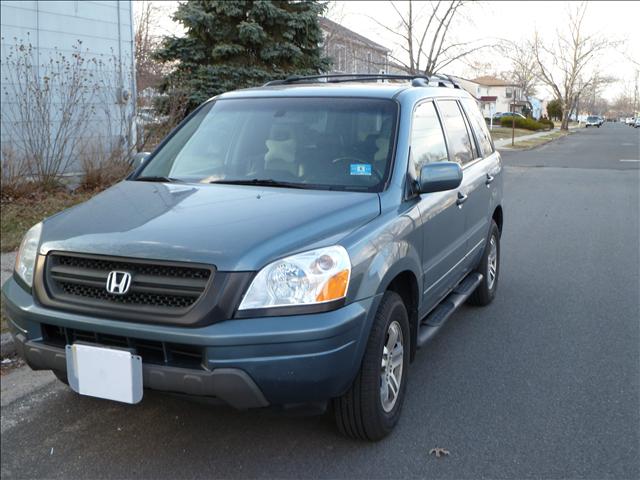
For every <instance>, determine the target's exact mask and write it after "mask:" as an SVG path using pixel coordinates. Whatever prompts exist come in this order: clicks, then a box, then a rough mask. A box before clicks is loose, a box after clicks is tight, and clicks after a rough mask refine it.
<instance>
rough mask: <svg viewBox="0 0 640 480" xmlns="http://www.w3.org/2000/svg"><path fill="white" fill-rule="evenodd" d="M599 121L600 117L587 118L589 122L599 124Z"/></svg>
mask: <svg viewBox="0 0 640 480" xmlns="http://www.w3.org/2000/svg"><path fill="white" fill-rule="evenodd" d="M582 118H584V117H582ZM597 121H598V117H587V122H597Z"/></svg>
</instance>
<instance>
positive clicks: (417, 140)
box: [411, 102, 449, 178]
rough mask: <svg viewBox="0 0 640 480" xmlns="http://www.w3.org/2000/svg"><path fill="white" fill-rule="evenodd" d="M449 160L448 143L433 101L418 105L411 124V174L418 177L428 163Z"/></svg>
mask: <svg viewBox="0 0 640 480" xmlns="http://www.w3.org/2000/svg"><path fill="white" fill-rule="evenodd" d="M448 160H449V157H448V156H447V145H446V143H445V141H444V135H443V133H442V127H441V126H440V120H439V119H438V114H437V113H436V109H435V107H434V106H433V102H425V103H423V104H421V105H418V106H417V107H416V110H415V112H414V114H413V122H412V124H411V165H412V170H413V171H412V172H411V174H412V175H413V176H414V178H418V177H419V175H420V170H421V169H422V167H423V166H424V165H426V164H427V163H433V162H446V161H448Z"/></svg>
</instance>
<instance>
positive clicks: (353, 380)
mask: <svg viewBox="0 0 640 480" xmlns="http://www.w3.org/2000/svg"><path fill="white" fill-rule="evenodd" d="M501 171H502V165H501V159H500V155H499V154H498V152H496V150H495V148H494V146H493V144H492V141H491V137H490V135H489V132H488V130H487V127H486V124H485V121H484V119H483V116H482V114H481V113H480V111H479V109H478V106H477V104H476V101H475V100H474V99H473V98H472V97H471V96H470V95H469V94H467V93H466V92H465V91H464V90H462V89H460V88H459V87H458V85H456V84H455V83H454V82H452V81H450V80H449V79H448V78H445V77H431V78H426V77H415V78H414V77H403V76H386V77H385V76H383V77H381V76H377V75H376V76H373V75H368V76H364V77H357V76H353V75H350V76H346V77H345V76H317V77H293V78H289V79H287V80H278V81H273V82H270V83H268V84H267V85H265V86H263V87H261V88H253V89H246V90H240V91H235V92H230V93H225V94H223V95H220V96H217V97H215V98H212V99H211V100H209V101H207V102H205V103H204V104H203V105H201V106H200V107H199V108H198V109H197V110H196V111H194V112H193V113H192V114H191V115H190V116H189V117H188V118H187V119H185V121H184V122H182V124H181V125H180V126H179V127H178V128H177V129H175V130H174V131H173V132H172V133H171V134H170V135H169V137H168V138H166V139H165V140H164V141H163V142H162V143H161V144H160V145H159V146H158V148H157V149H156V150H155V151H154V152H153V153H152V154H150V155H149V156H148V157H147V158H146V159H144V161H143V162H142V164H141V165H140V166H139V167H138V168H137V169H136V170H135V171H134V173H132V174H131V175H130V176H129V177H128V178H127V179H126V180H124V181H122V182H120V183H118V184H116V185H115V186H113V187H111V188H109V189H108V190H106V191H104V192H102V193H100V194H99V195H97V196H95V197H94V198H92V199H91V200H89V201H87V202H86V203H83V204H81V205H78V206H76V207H73V208H71V209H69V210H67V211H64V212H62V213H59V214H57V215H54V216H52V217H50V218H48V219H46V220H44V221H43V222H42V223H39V224H37V225H35V226H34V227H33V228H31V229H30V230H29V231H28V233H27V234H26V236H25V238H24V240H23V242H22V244H21V246H20V250H19V253H18V256H17V260H16V266H15V272H14V274H13V276H12V278H11V279H10V280H8V281H7V282H6V284H5V285H4V287H3V290H2V295H3V298H4V302H5V305H6V310H7V314H8V317H9V318H10V328H11V330H12V334H13V336H14V339H15V342H16V346H17V350H18V352H19V353H20V355H21V356H22V357H23V358H24V359H25V361H26V362H27V363H28V364H29V365H30V366H31V368H33V369H36V370H38V369H49V370H53V372H54V373H55V374H56V376H57V377H58V378H59V379H60V380H62V381H63V382H65V383H68V384H69V385H70V387H71V388H72V389H73V390H74V391H76V392H78V393H79V394H83V395H90V396H94V397H99V398H105V399H110V400H114V401H120V402H127V403H137V402H139V401H140V400H141V399H142V396H143V393H144V391H145V389H154V390H161V391H167V392H175V393H182V394H189V395H199V396H206V397H215V398H217V399H218V400H221V401H223V402H225V403H227V404H230V405H232V406H234V407H236V408H238V409H248V408H259V407H277V408H278V409H289V408H296V409H299V408H307V407H309V408H310V409H311V410H312V411H318V410H321V411H324V409H326V408H327V407H330V410H331V411H332V412H333V413H334V414H335V418H336V420H337V425H338V428H339V429H340V430H341V432H343V433H344V434H346V435H348V436H351V437H355V438H360V439H366V440H377V439H380V438H382V437H384V436H385V435H386V434H388V433H389V432H390V431H391V430H392V429H393V427H394V426H395V425H396V423H397V422H398V418H399V416H400V412H401V409H402V404H403V401H404V398H405V395H406V391H407V384H408V382H409V377H410V367H411V363H412V362H413V360H414V358H415V357H416V354H417V350H418V349H419V348H420V347H423V346H424V345H425V344H426V343H427V342H428V340H429V339H430V338H432V337H433V335H434V334H435V333H436V332H438V330H440V329H441V328H442V326H443V325H444V323H445V321H447V319H449V318H450V317H451V315H452V313H453V312H454V311H455V310H456V309H457V308H458V307H460V306H461V305H462V304H463V303H465V302H466V301H469V302H470V303H473V304H475V305H486V304H488V303H490V302H491V301H492V300H493V298H494V296H495V294H496V288H497V285H498V277H499V272H500V235H501V231H502V228H503V213H502V174H501ZM413 367H414V368H421V367H422V368H424V366H423V365H420V362H419V361H418V362H415V363H414V365H413Z"/></svg>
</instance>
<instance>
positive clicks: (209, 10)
mask: <svg viewBox="0 0 640 480" xmlns="http://www.w3.org/2000/svg"><path fill="white" fill-rule="evenodd" d="M325 8H326V3H325V2H320V1H317V0H301V1H295V0H283V1H277V0H244V1H239V0H233V1H229V0H227V1H225V0H220V1H206V0H189V1H187V2H185V3H181V4H179V6H178V9H177V11H176V13H175V14H174V16H173V19H174V21H177V22H180V23H181V24H182V25H183V26H184V28H185V30H186V34H185V36H183V37H175V36H174V37H167V38H165V39H164V40H163V42H162V45H161V47H160V48H159V49H158V51H156V53H155V56H156V58H157V59H158V60H160V61H162V62H164V63H169V64H171V63H175V64H176V67H175V69H174V70H173V71H172V73H170V74H169V75H168V76H167V77H166V78H165V81H164V82H163V84H162V87H161V89H162V90H163V91H164V92H165V93H168V94H171V89H172V88H179V89H180V90H181V91H183V93H186V96H187V98H188V104H189V105H188V107H187V111H191V110H193V109H194V108H195V107H197V106H198V105H199V104H200V103H202V102H203V101H205V100H206V99H208V98H211V97H212V96H214V95H217V94H219V93H222V92H226V91H228V90H235V89H238V88H244V87H252V86H257V85H261V84H263V83H264V82H266V81H268V80H272V79H274V78H285V77H287V76H289V75H312V74H316V73H319V72H321V71H326V70H328V68H329V67H330V61H329V60H328V59H327V58H325V57H323V55H322V49H321V47H320V44H321V42H322V31H321V30H320V26H319V23H318V17H319V15H321V14H322V13H323V12H324V10H325Z"/></svg>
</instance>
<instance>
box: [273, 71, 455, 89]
mask: <svg viewBox="0 0 640 480" xmlns="http://www.w3.org/2000/svg"><path fill="white" fill-rule="evenodd" d="M372 80H410V81H411V85H412V86H414V87H428V86H438V87H451V88H458V89H459V88H460V86H459V85H458V84H457V83H456V82H455V81H454V80H453V79H452V78H451V77H450V76H448V75H431V76H430V77H429V76H427V75H395V74H382V73H380V74H378V73H336V74H333V75H307V76H297V75H294V76H291V77H287V78H285V79H280V80H271V81H270V82H267V83H265V84H264V85H263V86H265V87H270V86H274V85H289V84H292V83H307V82H312V81H320V82H325V83H342V82H365V81H372Z"/></svg>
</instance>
